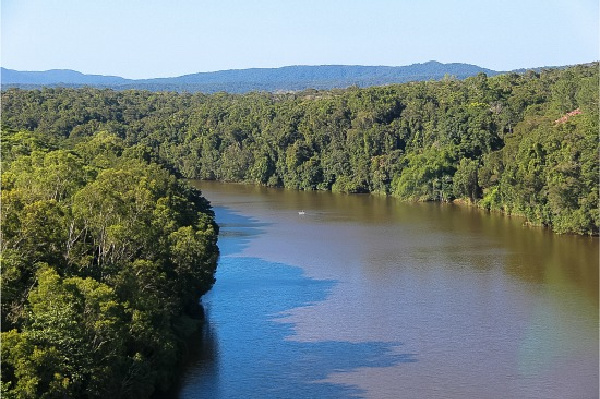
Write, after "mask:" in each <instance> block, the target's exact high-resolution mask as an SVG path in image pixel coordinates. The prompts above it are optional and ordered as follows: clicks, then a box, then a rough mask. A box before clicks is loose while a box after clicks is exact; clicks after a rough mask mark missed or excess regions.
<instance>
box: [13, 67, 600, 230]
mask: <svg viewBox="0 0 600 399" xmlns="http://www.w3.org/2000/svg"><path fill="white" fill-rule="evenodd" d="M598 87H599V85H598V64H597V63H593V64H589V65H579V66H574V67H570V68H564V69H549V70H541V71H537V72H536V71H527V72H525V73H521V74H517V73H509V74H506V75H500V76H493V77H488V76H486V75H485V74H483V73H480V74H478V75H477V76H473V77H470V78H467V79H465V80H458V79H455V78H445V79H443V80H441V81H427V82H411V83H406V84H395V85H389V86H386V87H371V88H367V89H358V88H356V87H351V88H348V89H346V90H331V91H318V90H305V91H302V92H293V93H285V94H272V93H266V92H260V93H259V92H254V93H248V94H244V95H234V94H227V93H217V94H213V95H205V94H200V93H194V94H190V93H180V94H177V93H152V92H145V91H135V90H128V91H119V92H117V91H111V90H95V89H90V88H84V89H78V90H69V89H43V90H41V91H24V90H8V91H6V92H5V93H4V95H3V102H2V111H3V112H2V122H3V126H6V127H8V128H10V129H13V130H11V132H12V133H10V134H9V137H12V136H13V135H15V134H17V135H18V134H21V133H18V132H19V131H20V130H22V129H30V130H31V129H35V133H22V134H25V135H28V136H27V137H23V139H25V138H26V140H24V144H19V140H14V139H10V140H13V141H11V143H12V142H15V143H16V146H15V147H14V148H15V150H16V151H20V152H21V153H24V154H31V155H32V157H33V158H35V157H34V154H38V153H39V154H41V153H44V152H47V151H48V149H53V148H54V147H52V146H50V145H48V144H43V143H44V140H41V139H40V138H44V137H46V138H47V139H46V141H47V142H50V139H52V140H54V141H57V138H59V137H72V138H74V139H79V140H80V139H81V137H85V136H90V135H93V134H96V136H97V138H96V140H95V141H94V142H93V143H90V142H87V141H84V142H83V143H81V144H78V145H76V146H75V148H76V151H75V152H76V153H77V154H79V156H80V157H82V159H83V161H84V162H86V163H87V164H90V165H92V166H93V167H96V168H100V169H102V168H106V167H109V166H110V165H112V164H113V163H114V162H115V160H116V157H118V156H119V154H121V153H123V154H134V153H135V154H138V155H139V156H141V157H144V159H145V160H146V161H148V160H152V161H155V162H158V163H161V164H163V165H169V167H170V168H171V167H172V169H171V170H172V171H176V172H177V173H179V174H180V175H182V176H184V177H188V178H202V179H218V180H222V181H232V182H245V183H253V184H263V185H269V186H285V187H290V188H296V189H302V190H313V189H319V190H321V189H322V190H335V191H341V192H377V193H382V194H392V195H395V196H398V197H400V198H403V199H414V200H443V201H450V200H453V199H454V198H459V199H467V200H469V201H471V202H474V203H478V204H479V205H481V206H483V207H485V208H487V209H491V210H501V211H504V212H509V213H512V214H519V215H523V216H525V217H526V218H527V221H528V223H532V224H542V225H547V226H551V227H552V228H553V230H554V231H555V232H559V233H578V234H597V233H598V216H597V214H598V212H597V211H596V208H597V204H595V201H596V197H597V192H598V179H597V178H596V177H595V176H596V175H597V165H598V162H597V156H596V155H594V154H597V137H598V98H599V93H598ZM577 109H579V112H580V113H579V114H574V115H572V116H569V115H568V113H571V112H573V111H575V110H577ZM561 118H562V119H564V121H562V122H560V123H555V121H556V120H562V119H561ZM99 131H104V133H97V132H99ZM116 137H121V138H122V139H123V141H118V140H117V139H116ZM10 140H9V141H10ZM10 146H11V147H10V148H11V149H12V148H13V147H12V146H13V144H10ZM78 146H86V147H88V148H87V149H86V151H79V150H78V149H79V147H78ZM65 150H68V148H65ZM39 154H38V155H36V157H37V158H35V159H34V161H31V160H28V161H27V162H29V163H30V164H23V165H22V168H35V167H37V166H36V165H37V164H36V162H38V163H39V162H42V161H40V160H39V159H41V157H42V155H39ZM102 154H104V155H102ZM11 156H13V155H8V159H10V157H11ZM62 156H63V157H68V155H67V154H62ZM11 162H12V161H11ZM32 162H33V163H32ZM49 162H50V161H49ZM69 162H71V163H73V162H77V160H76V159H72V160H70V161H69ZM86 176H87V175H86ZM7 179H8V181H9V182H10V181H11V180H10V179H11V178H10V177H7ZM59 183H60V182H54V183H53V184H54V187H56V192H58V194H55V195H54V197H56V195H63V194H61V193H62V192H63V191H67V192H68V190H70V189H71V188H69V187H68V186H64V184H63V185H60V184H59ZM63 186H64V187H63ZM39 190H40V191H43V189H42V188H40V189H39ZM45 195H46V196H45V197H40V198H39V199H51V198H53V196H52V194H51V193H46V194H45ZM123 231H125V230H123ZM114 234H117V232H116V231H115V232H114Z"/></svg>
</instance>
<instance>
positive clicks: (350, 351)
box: [184, 182, 598, 398]
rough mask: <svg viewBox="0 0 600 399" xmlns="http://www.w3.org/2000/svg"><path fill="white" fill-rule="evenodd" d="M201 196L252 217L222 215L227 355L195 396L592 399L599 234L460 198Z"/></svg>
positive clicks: (240, 189) (214, 190)
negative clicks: (562, 230)
mask: <svg viewBox="0 0 600 399" xmlns="http://www.w3.org/2000/svg"><path fill="white" fill-rule="evenodd" d="M202 187H203V188H205V189H206V190H205V191H206V193H207V197H208V198H209V199H210V200H211V201H213V202H214V203H216V204H219V205H220V206H224V207H225V208H227V209H235V210H236V212H239V213H240V215H242V214H243V215H252V217H253V219H252V220H248V223H246V221H244V216H240V215H237V216H236V214H235V213H231V212H230V211H227V212H228V213H221V214H222V215H228V216H227V218H229V219H230V221H229V224H228V223H227V221H226V220H225V228H224V231H223V232H224V233H225V234H223V235H222V240H221V241H220V242H219V245H221V246H222V254H223V257H222V259H221V263H220V265H219V271H218V275H217V280H218V282H217V285H216V286H215V288H214V290H213V291H212V292H211V293H210V294H209V296H208V297H207V298H205V303H206V305H207V311H208V313H209V315H210V318H211V323H212V324H211V325H210V329H211V330H210V331H211V334H212V336H213V337H214V339H215V340H216V341H217V343H216V344H215V347H216V348H218V349H219V351H218V356H216V358H215V361H214V368H213V369H210V371H209V372H206V373H204V374H202V373H198V375H204V376H205V377H203V378H204V379H199V378H198V377H193V378H192V379H191V380H190V383H189V384H188V386H187V387H186V388H185V389H184V392H188V393H187V394H189V395H191V393H189V392H193V390H187V389H188V388H189V386H194V384H196V385H195V386H197V389H204V390H208V392H211V394H212V393H213V392H217V394H216V395H217V396H219V395H224V393H223V392H226V393H227V395H231V396H235V397H237V396H239V395H238V394H237V393H236V392H234V388H235V389H241V390H242V391H241V392H243V393H244V394H246V396H248V395H249V396H252V397H262V396H264V395H261V394H252V393H251V392H250V390H248V389H246V390H244V389H245V387H244V385H245V384H244V383H243V382H242V381H251V382H252V383H251V384H249V386H253V387H259V388H257V389H259V391H257V392H260V393H266V394H268V395H271V396H283V397H285V396H287V395H290V394H291V393H290V392H291V391H293V390H296V389H297V390H298V392H302V391H303V390H305V389H308V391H306V392H307V394H306V395H303V396H316V397H321V396H325V397H327V396H331V397H347V396H351V395H358V396H364V397H373V398H382V397H429V398H435V397H438V398H448V397H456V398H464V397H467V398H471V397H486V398H495V397H497V398H505V397H519V398H539V397H545V398H582V397H597V393H598V238H586V237H572V236H555V235H552V234H551V233H549V232H548V231H547V230H545V229H533V228H528V227H524V226H523V220H522V219H520V218H511V217H506V216H503V215H498V214H493V213H491V214H489V213H485V212H481V211H479V210H477V209H474V208H468V207H461V206H455V205H452V204H433V203H422V204H405V203H401V202H398V201H396V200H394V199H392V198H379V197H372V196H363V195H339V194H334V193H329V192H297V191H289V190H273V189H266V188H259V187H252V186H240V185H220V184H213V183H208V182H203V183H202ZM299 210H304V211H305V214H303V215H299V214H298V211H299ZM238 216H239V217H241V219H239V218H238V219H236V220H234V219H235V218H237V217H238ZM227 218H226V219H227ZM257 221H260V225H258V224H256V223H257ZM236 240H240V241H239V242H236ZM227 248H229V249H227ZM289 265H297V266H299V267H300V268H294V267H291V266H289ZM228 272H230V273H231V274H230V275H228V274H227V273H228ZM236 282H237V283H236ZM243 287H245V288H247V289H249V291H248V292H245V291H243V290H242V288H243ZM230 293H231V294H232V295H233V294H235V295H236V296H235V298H244V301H242V302H239V300H238V299H235V298H234V297H228V296H227V295H229V294H230ZM253 294H258V295H257V296H256V297H253ZM236 301H238V302H236ZM240 310H241V311H240ZM238 311H240V312H238ZM240 313H241V314H240ZM221 315H227V316H226V317H225V318H223V319H221V318H220V317H221ZM255 322H256V323H257V324H254V323H255ZM255 332H256V333H257V334H256V335H253V334H254V333H255ZM240 337H246V338H247V340H244V341H243V342H245V343H246V344H245V345H246V346H252V347H251V348H245V347H244V344H242V342H241V341H240ZM248 342H252V343H253V344H252V345H249V344H248ZM230 351H233V352H234V354H231V353H229V352H230ZM238 353H246V354H247V355H248V356H241V355H238ZM367 354H373V355H374V357H372V358H368V357H367V358H365V356H367ZM238 363H242V364H244V366H243V367H240V366H239V364H238ZM334 363H338V364H337V365H336V364H334ZM320 364H323V366H324V367H323V368H320ZM254 366H255V367H254ZM254 368H256V369H265V370H267V371H266V372H265V373H262V372H261V371H250V370H253V369H254ZM231 370H235V373H233V374H232V372H231ZM338 370H339V372H338ZM190 375H191V374H190ZM208 376H210V378H209V377H208ZM259 377H260V378H259ZM190 378H191V377H190ZM261 379H264V380H265V381H267V382H263V383H261V382H260V380H261ZM288 380H289V381H290V382H289V385H288V387H291V388H290V389H289V390H288V388H286V387H283V388H271V387H272V386H285V385H286V384H288V382H287V381H288ZM199 381H203V382H201V383H200V382H199ZM309 381H320V382H326V383H327V384H323V383H319V384H313V383H309ZM207 384H208V385H207ZM190 389H191V388H190ZM211 389H213V390H211ZM271 389H280V391H277V392H275V391H271ZM196 392H199V391H196ZM187 394H186V395H187ZM242 396H244V395H242ZM296 396H298V395H296Z"/></svg>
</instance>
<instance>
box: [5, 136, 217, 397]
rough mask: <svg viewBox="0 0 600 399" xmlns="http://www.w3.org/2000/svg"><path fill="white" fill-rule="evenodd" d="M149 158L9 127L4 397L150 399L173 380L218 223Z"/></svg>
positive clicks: (110, 143) (141, 152)
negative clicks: (145, 398) (146, 398)
mask: <svg viewBox="0 0 600 399" xmlns="http://www.w3.org/2000/svg"><path fill="white" fill-rule="evenodd" d="M150 154H151V150H150V149H147V148H145V147H143V146H141V145H136V146H126V145H125V143H124V142H123V140H122V139H120V138H118V137H116V136H115V135H114V134H110V133H106V132H99V133H97V134H95V135H94V136H93V137H86V138H85V139H83V140H78V141H77V142H76V143H75V142H70V141H69V140H65V139H61V138H60V137H54V136H49V135H47V134H45V133H41V132H38V131H23V130H22V131H17V130H11V129H6V128H4V129H3V130H2V204H1V205H2V214H1V221H0V222H1V227H2V243H1V265H2V273H1V278H2V301H1V310H2V347H1V349H2V353H1V355H2V387H1V389H2V390H1V396H2V398H106V397H111V398H144V397H149V396H150V395H151V394H152V393H153V392H160V391H164V390H166V389H167V388H168V387H169V385H170V384H171V382H172V381H173V380H174V378H176V370H177V367H178V365H179V362H180V359H181V358H182V354H183V353H184V352H185V351H186V344H187V340H188V338H189V337H190V335H191V334H192V333H193V332H194V331H196V330H197V329H198V327H199V325H200V323H201V322H202V310H201V308H200V305H199V298H200V296H201V295H202V294H203V293H205V292H206V291H208V290H209V289H210V287H211V286H212V284H213V283H214V281H215V278H214V273H215V269H216V261H217V257H218V249H217V233H218V227H217V225H216V224H215V222H214V215H213V211H212V210H211V208H210V206H209V203H208V202H207V201H206V200H205V199H204V198H203V197H202V196H201V193H200V192H199V191H198V190H195V189H193V188H191V187H189V186H188V185H187V184H184V183H182V182H181V180H180V179H178V178H177V177H176V176H174V175H173V174H172V173H170V172H169V171H168V170H167V169H165V168H164V167H162V166H160V165H158V164H157V163H155V162H152V161H151V158H152V157H151V156H150Z"/></svg>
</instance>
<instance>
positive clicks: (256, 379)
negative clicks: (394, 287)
mask: <svg viewBox="0 0 600 399" xmlns="http://www.w3.org/2000/svg"><path fill="white" fill-rule="evenodd" d="M215 211H216V215H217V221H218V222H219V225H220V226H221V235H220V239H219V246H220V248H221V258H220V261H219V266H218V272H217V284H216V285H215V286H214V287H213V289H212V290H211V291H210V292H209V293H208V294H207V295H205V296H204V298H203V304H204V307H205V309H206V315H207V323H206V324H205V327H204V329H203V331H202V334H201V336H199V337H198V342H199V343H200V344H199V345H198V347H197V348H194V353H192V354H191V358H192V360H191V361H190V364H189V367H188V368H187V369H186V370H185V372H184V373H183V376H182V380H181V383H180V385H179V387H178V390H177V392H176V393H174V394H173V395H171V396H170V397H177V398H197V397H207V398H297V397H315V398H317V397H318V398H340V397H359V396H361V394H362V393H363V392H362V391H361V390H360V389H358V387H355V386H351V385H340V384H333V383H329V382H323V380H325V379H326V378H327V376H328V375H329V374H331V373H333V372H343V371H350V370H355V369H358V368H363V367H391V366H393V365H396V364H398V363H401V362H413V361H416V359H415V358H414V356H413V355H408V354H399V353H397V351H395V349H396V348H397V346H398V343H397V342H395V343H386V342H366V343H349V342H332V341H327V342H319V341H315V342H297V341H293V340H289V339H288V338H289V337H291V336H293V335H294V325H293V324H290V323H284V322H282V321H280V320H278V319H281V318H283V317H285V316H286V314H287V313H288V312H289V311H290V310H291V309H293V308H297V307H304V306H312V305H314V304H315V303H318V302H319V301H323V300H324V299H325V298H326V297H327V296H328V295H329V293H330V292H331V289H332V288H333V287H334V286H335V284H336V282H335V281H323V280H313V279H310V278H308V277H306V276H304V275H303V272H302V270H301V269H300V268H298V267H295V266H291V265H287V264H282V263H273V262H267V261H264V260H261V259H257V258H247V257H238V256H237V255H236V254H237V253H239V251H241V250H242V249H243V248H245V247H247V246H248V245H249V243H250V241H251V239H252V237H253V236H254V235H257V234H260V233H261V225H260V224H258V223H257V222H256V221H255V220H252V219H251V218H248V217H246V216H243V215H240V214H236V213H233V212H231V211H229V210H227V209H224V208H217V207H216V208H215ZM232 255H234V256H232Z"/></svg>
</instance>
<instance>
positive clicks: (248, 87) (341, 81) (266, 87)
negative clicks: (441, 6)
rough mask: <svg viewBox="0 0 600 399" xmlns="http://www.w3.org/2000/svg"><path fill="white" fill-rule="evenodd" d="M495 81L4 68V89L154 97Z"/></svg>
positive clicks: (451, 71)
mask: <svg viewBox="0 0 600 399" xmlns="http://www.w3.org/2000/svg"><path fill="white" fill-rule="evenodd" d="M481 72H483V73H485V74H486V75H488V76H494V75H498V74H502V73H506V72H508V71H495V70H492V69H489V68H484V67H480V66H477V65H472V64H464V63H448V64H444V63H440V62H437V61H433V60H432V61H429V62H426V63H421V64H411V65H406V66H365V65H290V66H284V67H278V68H245V69H227V70H219V71H211V72H197V73H194V74H188V75H182V76H176V77H167V78H151V79H127V78H122V77H119V76H105V75H87V74H83V73H82V72H79V71H75V70H71V69H51V70H47V71H18V70H14V69H8V68H3V67H2V68H1V74H0V81H1V84H2V89H7V88H11V87H18V88H24V89H35V88H41V87H85V86H90V87H96V88H112V89H117V90H127V89H143V90H150V91H191V92H196V91H201V92H207V93H213V92H217V91H227V92H232V93H244V92H249V91H300V90H306V89H321V90H329V89H335V88H340V89H343V88H347V87H350V86H353V85H357V86H360V87H371V86H382V85H386V84H393V83H404V82H408V81H420V80H440V79H443V78H444V77H446V76H452V77H455V78H457V79H465V78H467V77H470V76H475V75H477V74H478V73H481Z"/></svg>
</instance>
